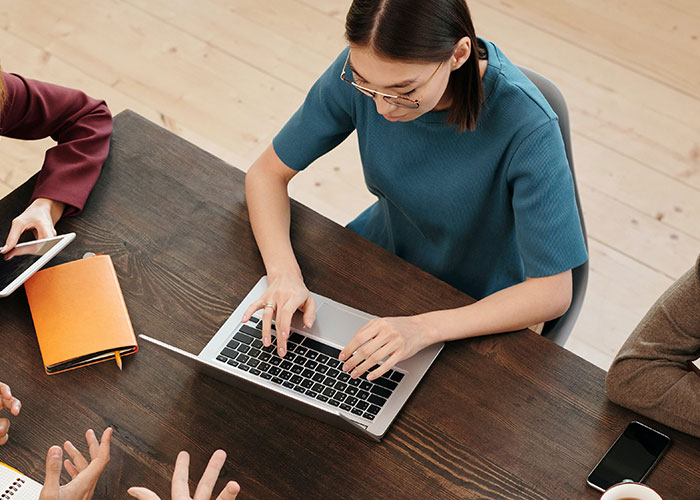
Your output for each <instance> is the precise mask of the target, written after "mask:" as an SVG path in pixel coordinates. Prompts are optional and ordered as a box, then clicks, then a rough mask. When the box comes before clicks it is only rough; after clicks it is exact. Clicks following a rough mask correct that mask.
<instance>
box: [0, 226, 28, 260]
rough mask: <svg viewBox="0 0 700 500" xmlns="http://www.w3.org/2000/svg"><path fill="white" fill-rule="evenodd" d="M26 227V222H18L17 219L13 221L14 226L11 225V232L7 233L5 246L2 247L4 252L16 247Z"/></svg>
mask: <svg viewBox="0 0 700 500" xmlns="http://www.w3.org/2000/svg"><path fill="white" fill-rule="evenodd" d="M25 229H26V227H25V224H23V223H21V222H18V221H17V219H15V220H14V221H12V226H10V233H9V234H8V235H7V240H6V241H5V246H3V247H2V253H7V252H9V251H10V250H11V249H13V248H14V247H15V245H16V244H17V242H18V241H19V237H20V236H21V235H22V233H23V232H24V230H25Z"/></svg>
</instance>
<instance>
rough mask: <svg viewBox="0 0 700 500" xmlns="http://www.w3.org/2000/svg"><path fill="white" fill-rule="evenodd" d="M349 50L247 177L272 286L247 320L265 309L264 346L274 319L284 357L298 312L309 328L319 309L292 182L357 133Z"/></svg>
mask: <svg viewBox="0 0 700 500" xmlns="http://www.w3.org/2000/svg"><path fill="white" fill-rule="evenodd" d="M347 50H348V49H345V50H344V51H343V52H341V54H340V55H339V56H338V57H337V58H336V60H335V61H334V62H333V63H332V64H331V65H330V67H329V68H328V69H327V70H326V71H325V72H324V74H323V75H321V77H320V78H319V79H318V80H317V81H316V83H315V84H314V85H313V87H312V88H311V90H310V91H309V93H308V94H307V96H306V98H305V99H304V103H303V104H302V106H301V107H300V108H299V109H298V110H297V111H296V112H295V113H294V115H293V116H292V117H291V118H290V119H289V121H288V122H287V123H286V124H285V126H284V127H283V128H282V130H280V132H279V133H278V134H277V135H276V136H275V138H274V139H273V144H272V145H271V146H269V147H268V148H267V149H266V150H265V152H264V153H263V154H262V155H261V156H260V158H258V160H257V161H256V162H255V163H254V164H253V165H252V166H251V168H250V169H249V170H248V173H247V174H246V202H247V204H248V213H249V215H250V221H251V226H252V228H253V234H254V235H255V239H256V241H257V243H258V247H259V248H260V254H261V255H262V258H263V261H264V263H265V269H266V271H267V277H268V285H269V288H268V289H267V290H266V291H265V293H264V294H263V296H262V298H261V299H260V300H258V301H256V302H255V303H253V304H252V305H251V307H250V308H248V310H247V311H246V312H245V313H244V317H243V320H244V321H247V320H248V318H250V316H251V315H252V314H253V313H254V312H255V311H257V310H260V309H263V315H262V323H263V328H262V338H263V344H265V346H268V345H270V339H271V327H270V325H271V321H272V318H273V316H274V317H275V321H276V324H275V327H276V331H277V333H278V335H277V350H278V352H279V354H280V356H284V355H285V354H286V343H287V342H286V341H287V338H288V337H289V327H290V324H291V321H292V315H293V314H294V312H295V311H296V310H297V309H299V310H302V311H303V312H304V323H305V324H306V326H309V327H310V326H311V325H312V324H313V322H314V320H315V310H316V303H315V301H314V300H313V298H312V297H311V294H310V293H309V290H308V289H307V288H306V285H305V284H304V281H303V278H302V273H301V269H300V268H299V264H298V263H297V260H296V258H295V257H294V252H293V250H292V245H291V241H290V236H289V229H290V208H289V196H288V194H287V184H288V183H289V181H290V180H291V179H292V177H294V176H295V175H296V174H297V173H298V172H299V171H301V170H303V169H305V168H306V167H307V166H308V165H310V164H311V163H312V162H313V161H314V160H316V159H317V158H319V157H320V156H322V155H324V154H326V153H327V152H328V151H330V150H331V149H333V148H334V147H336V146H337V145H338V144H340V143H341V142H343V140H345V138H346V137H347V136H348V135H349V134H350V133H351V132H352V131H353V130H354V129H355V122H354V116H353V114H354V107H353V106H354V105H353V99H354V98H357V95H356V94H357V92H356V91H355V90H354V89H353V88H352V87H351V86H350V85H347V84H343V82H342V81H341V80H340V78H339V77H340V72H341V69H342V67H343V64H344V62H345V59H346V56H347ZM266 304H267V305H266Z"/></svg>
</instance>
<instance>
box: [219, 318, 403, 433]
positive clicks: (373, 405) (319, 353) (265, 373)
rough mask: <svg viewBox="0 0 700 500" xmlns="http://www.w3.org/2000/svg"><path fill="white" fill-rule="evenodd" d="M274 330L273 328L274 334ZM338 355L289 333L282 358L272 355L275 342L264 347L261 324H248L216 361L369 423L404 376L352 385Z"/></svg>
mask: <svg viewBox="0 0 700 500" xmlns="http://www.w3.org/2000/svg"><path fill="white" fill-rule="evenodd" d="M251 325H254V326H251ZM274 328H275V325H274V324H273V325H272V329H273V331H274ZM339 354H340V350H339V349H336V348H335V347H332V346H330V345H328V344H324V343H322V342H319V341H317V340H315V339H312V338H309V337H305V336H303V335H300V334H298V333H292V335H291V336H290V337H289V340H287V354H286V355H285V357H284V358H282V357H280V356H279V355H278V354H277V348H276V346H275V336H274V335H273V336H272V344H271V345H269V346H267V347H265V346H263V343H262V321H260V320H259V319H258V318H251V319H250V321H249V322H248V323H246V324H243V325H241V326H240V327H239V328H238V331H237V332H236V333H234V334H233V337H232V338H231V340H230V341H229V342H228V344H227V346H226V347H224V348H223V350H222V351H221V354H219V355H218V356H217V357H216V359H217V360H219V361H221V362H222V363H226V364H228V365H231V366H233V367H235V368H238V369H240V370H243V371H246V372H248V373H250V374H251V375H255V376H258V377H260V378H262V379H265V380H269V381H271V382H272V383H274V384H277V385H281V386H283V387H286V388H288V389H292V390H294V391H296V392H298V393H300V394H304V395H306V396H307V397H310V398H314V399H316V400H318V401H320V402H321V403H323V404H326V405H328V406H331V407H334V408H336V409H337V408H339V409H341V410H344V411H346V412H349V413H352V414H354V415H357V416H359V417H361V418H364V419H365V420H370V421H371V420H374V419H375V417H376V416H377V415H378V414H379V412H380V411H381V409H382V407H383V406H384V404H385V403H386V401H387V399H389V397H390V396H391V394H392V393H393V392H394V390H395V389H396V386H397V385H398V383H399V382H401V380H402V379H403V377H404V374H403V373H401V372H399V371H398V370H389V371H388V372H387V373H385V374H384V375H382V376H381V377H380V378H378V379H375V380H372V381H369V380H367V378H366V375H367V373H368V372H369V371H371V370H368V371H367V372H365V373H364V374H363V375H362V376H361V377H359V378H356V379H352V378H350V375H348V374H347V373H346V372H344V371H342V369H341V365H342V363H341V362H340V361H339V360H338V355H339ZM374 368H376V366H375V367H374Z"/></svg>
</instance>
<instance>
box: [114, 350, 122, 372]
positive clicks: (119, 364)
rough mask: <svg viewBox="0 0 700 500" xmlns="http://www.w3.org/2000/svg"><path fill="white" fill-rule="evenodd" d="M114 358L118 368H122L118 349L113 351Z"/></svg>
mask: <svg viewBox="0 0 700 500" xmlns="http://www.w3.org/2000/svg"><path fill="white" fill-rule="evenodd" d="M114 360H115V361H116V362H117V366H118V367H119V369H120V370H121V369H122V357H121V355H120V354H119V351H114Z"/></svg>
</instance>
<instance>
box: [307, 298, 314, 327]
mask: <svg viewBox="0 0 700 500" xmlns="http://www.w3.org/2000/svg"><path fill="white" fill-rule="evenodd" d="M314 321H316V301H315V300H314V298H313V297H312V296H311V295H309V297H308V298H307V299H306V302H304V326H306V328H311V327H312V326H313V325H314Z"/></svg>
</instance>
